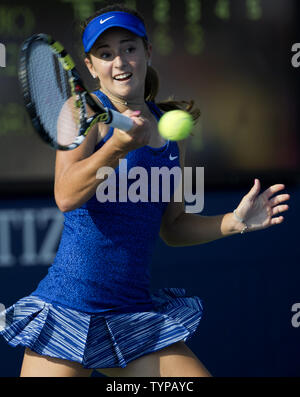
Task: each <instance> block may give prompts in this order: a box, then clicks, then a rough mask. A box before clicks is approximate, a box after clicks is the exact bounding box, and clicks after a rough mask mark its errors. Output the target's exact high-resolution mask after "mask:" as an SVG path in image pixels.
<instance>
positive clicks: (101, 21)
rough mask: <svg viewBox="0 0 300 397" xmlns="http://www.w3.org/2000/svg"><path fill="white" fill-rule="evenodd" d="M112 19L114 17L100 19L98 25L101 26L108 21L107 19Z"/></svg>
mask: <svg viewBox="0 0 300 397" xmlns="http://www.w3.org/2000/svg"><path fill="white" fill-rule="evenodd" d="M112 18H114V16H112V17H109V18H106V19H100V25H102V24H103V23H104V22H106V21H108V20H109V19H112Z"/></svg>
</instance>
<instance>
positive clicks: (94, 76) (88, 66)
mask: <svg viewBox="0 0 300 397" xmlns="http://www.w3.org/2000/svg"><path fill="white" fill-rule="evenodd" d="M84 63H85V64H86V67H87V68H88V70H89V72H90V73H91V75H92V76H93V78H94V79H95V78H96V77H97V74H96V72H95V69H94V66H93V64H92V62H91V61H90V60H89V58H87V57H85V58H84Z"/></svg>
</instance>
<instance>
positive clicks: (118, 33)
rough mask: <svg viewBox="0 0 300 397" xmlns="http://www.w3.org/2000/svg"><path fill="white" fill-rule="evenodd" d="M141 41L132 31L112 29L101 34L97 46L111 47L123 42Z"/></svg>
mask: <svg viewBox="0 0 300 397" xmlns="http://www.w3.org/2000/svg"><path fill="white" fill-rule="evenodd" d="M139 39H140V40H141V38H140V37H139V36H137V35H135V34H134V33H132V32H131V31H129V30H127V29H124V28H119V27H112V28H109V29H107V30H106V31H105V32H103V33H102V34H101V36H100V37H98V39H97V40H96V42H95V44H96V45H97V46H99V45H111V44H115V43H119V42H120V41H121V40H135V41H138V40H139Z"/></svg>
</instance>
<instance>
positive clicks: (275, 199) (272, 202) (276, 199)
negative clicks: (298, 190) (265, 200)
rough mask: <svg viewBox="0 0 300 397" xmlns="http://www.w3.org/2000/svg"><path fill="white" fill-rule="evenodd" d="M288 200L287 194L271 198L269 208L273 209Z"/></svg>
mask: <svg viewBox="0 0 300 397" xmlns="http://www.w3.org/2000/svg"><path fill="white" fill-rule="evenodd" d="M289 199H290V195H289V194H280V195H279V196H276V197H273V198H272V199H271V200H270V201H269V204H270V206H271V207H274V206H275V205H278V204H281V203H283V202H284V201H287V200H289Z"/></svg>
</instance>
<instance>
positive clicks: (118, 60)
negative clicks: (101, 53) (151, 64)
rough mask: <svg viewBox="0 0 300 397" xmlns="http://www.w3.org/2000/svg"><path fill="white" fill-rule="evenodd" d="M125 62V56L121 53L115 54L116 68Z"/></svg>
mask: <svg viewBox="0 0 300 397" xmlns="http://www.w3.org/2000/svg"><path fill="white" fill-rule="evenodd" d="M126 64H127V61H126V57H125V56H124V55H123V54H118V55H116V57H115V59H114V66H115V67H117V68H120V67H123V66H124V65H126Z"/></svg>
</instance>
